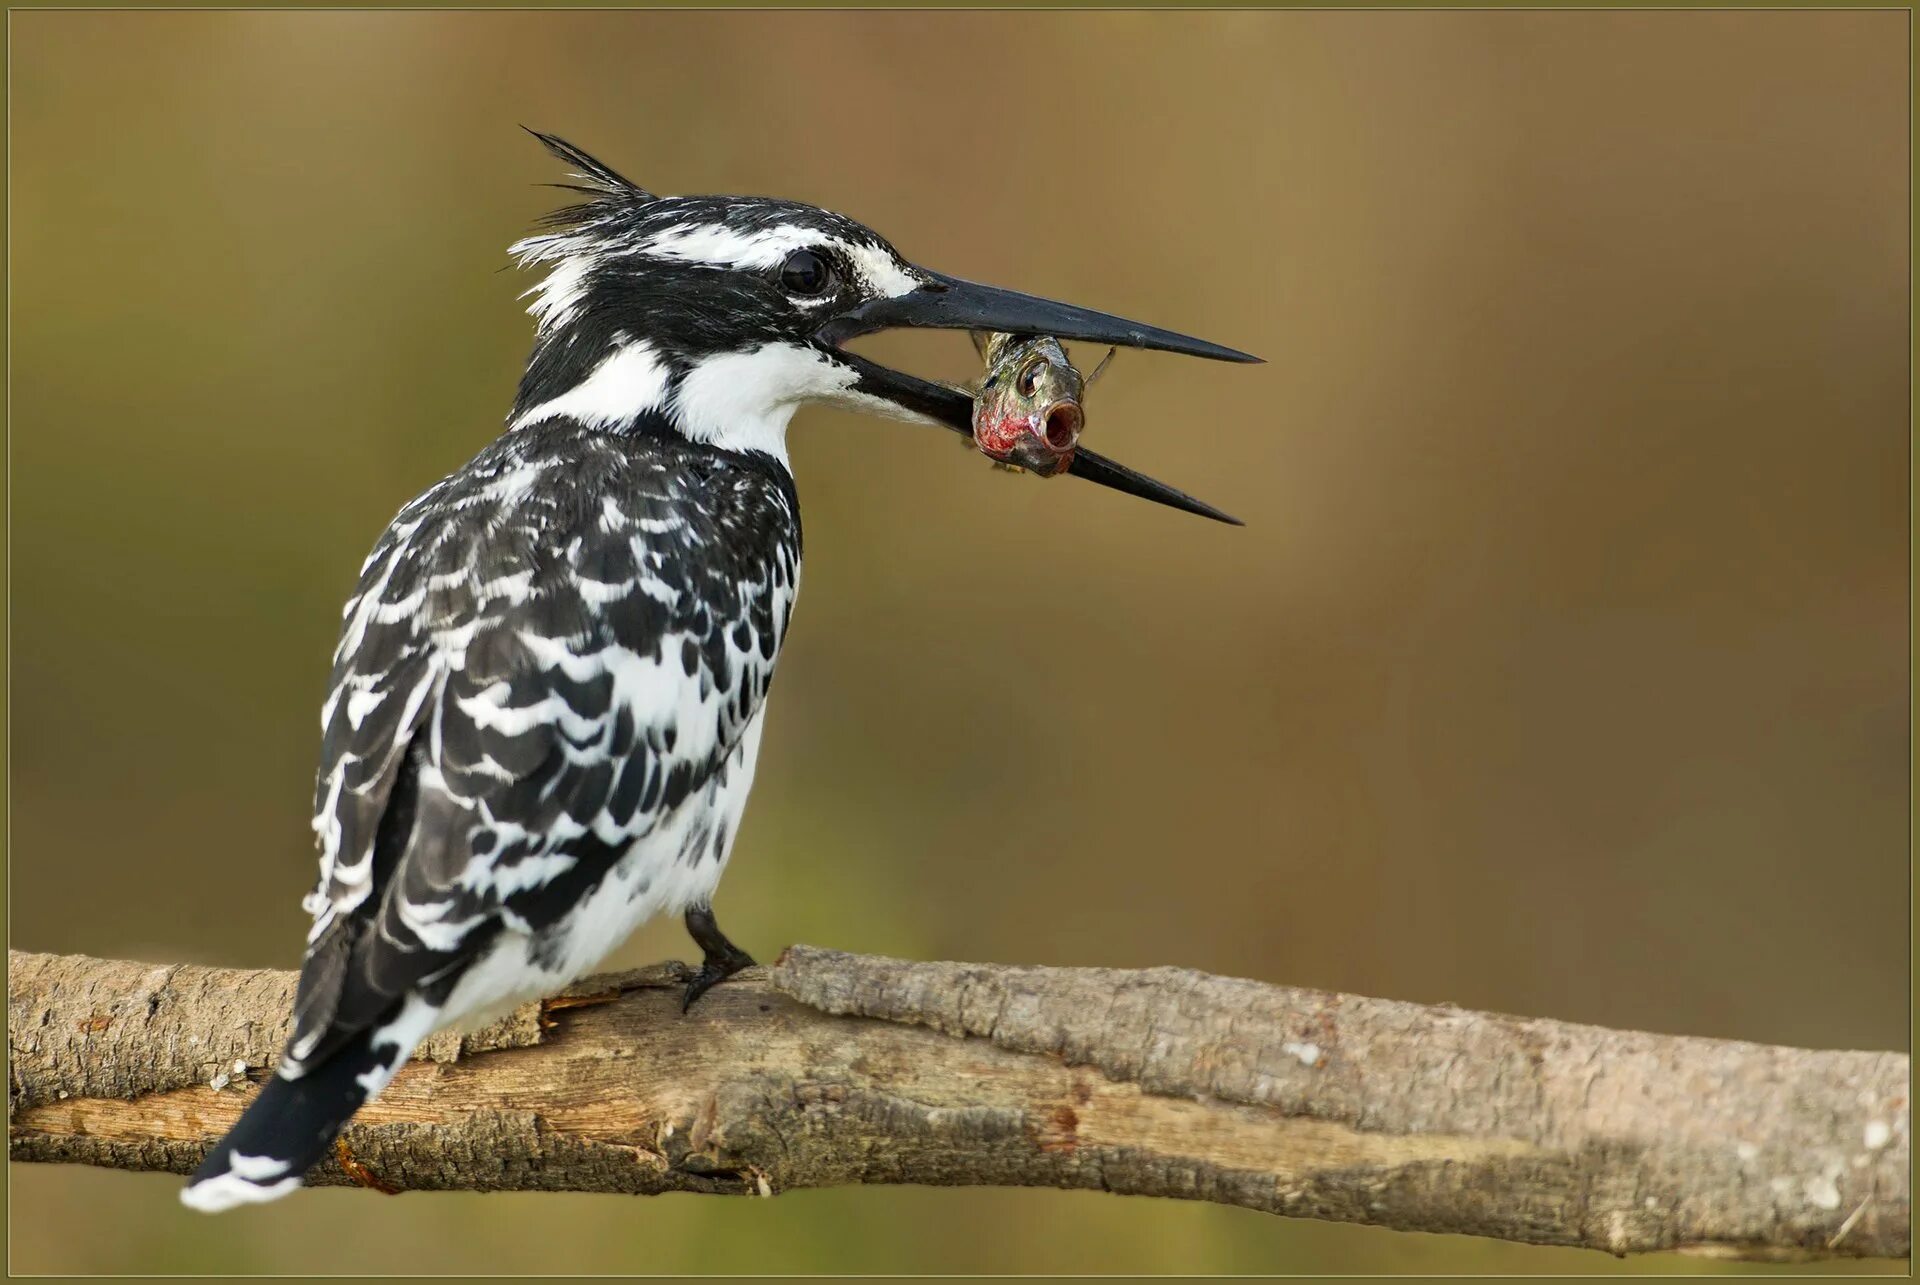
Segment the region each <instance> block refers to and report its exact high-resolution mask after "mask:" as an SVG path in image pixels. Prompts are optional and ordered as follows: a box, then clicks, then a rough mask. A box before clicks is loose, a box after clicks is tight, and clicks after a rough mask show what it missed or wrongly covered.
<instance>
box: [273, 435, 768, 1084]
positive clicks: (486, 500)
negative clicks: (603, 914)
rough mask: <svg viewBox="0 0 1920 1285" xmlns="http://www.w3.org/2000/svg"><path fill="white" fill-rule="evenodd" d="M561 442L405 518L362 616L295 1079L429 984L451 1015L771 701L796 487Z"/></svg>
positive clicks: (336, 736) (342, 707)
mask: <svg viewBox="0 0 1920 1285" xmlns="http://www.w3.org/2000/svg"><path fill="white" fill-rule="evenodd" d="M522 438H526V439H528V440H517V439H522ZM551 439H552V435H551V434H539V435H534V434H516V435H513V437H512V438H509V439H503V445H501V446H500V447H499V448H498V449H493V450H490V451H489V452H487V453H484V454H483V455H482V456H480V457H479V459H477V460H475V461H474V463H473V464H471V465H469V466H468V468H467V469H465V470H462V472H461V473H458V474H455V475H454V476H453V477H451V478H449V479H447V480H446V481H445V482H442V483H441V484H440V485H439V486H437V487H435V488H433V489H432V490H430V491H428V492H427V493H426V494H425V495H423V496H421V497H420V498H419V499H418V500H416V501H414V502H413V503H412V504H410V505H408V506H407V508H405V509H403V510H402V511H401V513H400V514H399V515H398V517H397V518H396V519H395V521H394V523H393V524H392V526H391V527H390V528H389V529H388V531H387V532H386V534H385V535H384V536H383V537H382V538H381V540H380V542H379V543H378V544H377V545H376V547H375V548H374V551H373V553H372V555H371V556H370V557H369V558H368V560H367V562H366V564H365V566H364V567H363V569H362V572H361V575H360V580H359V584H358V586H357V588H356V591H355V594H354V596H353V598H352V599H351V600H349V602H348V604H347V607H346V611H345V623H344V628H343V631H342V635H341V639H340V644H339V647H338V649H337V650H336V652H335V656H334V668H333V679H332V686H331V691H330V694H329V696H328V699H327V702H326V705H325V706H324V708H323V710H322V727H323V738H322V750H321V766H320V772H319V778H318V782H317V785H316V798H315V819H314V826H315V830H316V832H317V834H318V837H319V843H320V850H321V856H320V882H319V886H318V887H317V888H316V890H315V892H314V893H313V894H312V896H311V897H310V898H309V900H308V903H307V904H308V909H309V910H310V911H311V912H312V913H313V915H314V925H313V929H312V932H311V933H310V935H309V939H308V952H307V959H306V963H305V965H304V967H303V970H302V974H301V980H300V988H299V996H298V999H297V1001H296V1012H295V1033H294V1038H293V1040H292V1042H291V1044H290V1046H289V1054H288V1067H289V1069H290V1070H297V1069H299V1068H300V1067H302V1066H304V1065H306V1064H309V1063H312V1062H314V1061H317V1060H321V1059H324V1058H325V1057H326V1056H327V1055H328V1053H329V1052H330V1051H331V1050H332V1049H333V1048H334V1047H337V1046H338V1045H339V1043H340V1042H341V1041H343V1040H345V1039H346V1038H348V1037H349V1036H351V1035H352V1034H353V1033H354V1032H355V1031H358V1030H361V1029H364V1028H366V1027H368V1026H369V1025H371V1024H373V1023H375V1022H377V1021H379V1020H380V1019H381V1017H382V1015H383V1014H384V1013H385V1012H387V1011H388V1010H390V1009H391V1008H392V1006H393V1005H394V1004H395V1003H396V1001H397V1000H398V999H400V998H401V997H402V996H404V995H406V994H407V993H408V992H409V991H415V990H417V991H420V992H422V993H425V994H426V995H427V996H428V998H429V999H430V1000H433V1001H434V1002H438V1001H439V1000H440V999H442V998H444V996H445V994H446V992H447V990H448V989H449V988H450V987H451V986H452V985H453V984H454V983H455V982H456V981H457V980H458V977H459V974H460V972H461V969H462V967H463V965H464V964H466V963H467V962H470V961H471V960H473V959H474V958H475V957H476V956H477V955H478V954H479V953H480V952H481V951H482V950H483V949H484V947H485V946H486V944H487V943H488V942H489V941H490V940H491V939H492V938H493V937H494V936H495V935H496V934H498V933H499V932H501V931H503V930H506V931H516V932H523V933H530V934H536V935H537V934H539V933H540V932H541V931H542V930H544V929H549V928H551V927H552V926H553V925H554V924H555V923H556V922H557V921H559V920H560V919H561V918H562V917H564V916H565V915H566V913H567V912H568V911H569V910H570V909H572V908H573V907H574V906H575V905H576V904H577V903H578V902H579V901H580V899H581V898H582V897H584V896H585V895H586V894H587V893H588V892H589V891H590V890H591V889H592V888H593V887H594V886H595V885H596V884H598V883H599V881H600V880H602V879H603V878H604V877H605V876H606V874H607V872H608V870H610V869H611V868H612V866H613V864H614V863H615V862H616V861H618V860H620V858H621V857H622V855H623V854H625V853H627V852H628V851H629V849H631V848H633V847H634V845H635V843H636V841H637V840H640V839H642V838H644V837H645V836H647V835H648V834H649V833H650V832H651V831H652V830H653V829H654V828H655V827H656V826H657V825H658V824H659V823H660V822H661V820H662V819H663V818H665V817H668V816H670V815H672V814H673V813H674V811H675V810H676V809H678V808H679V807H680V806H681V805H682V804H683V803H684V802H685V801H686V800H687V798H688V796H689V794H690V793H691V792H692V791H694V790H695V789H696V788H698V787H700V786H701V785H703V784H704V783H705V782H706V781H707V780H708V779H709V778H711V777H712V776H713V775H714V773H715V771H716V769H717V768H718V767H719V766H720V765H721V764H722V763H724V762H725V761H726V759H727V756H728V755H729V754H730V753H731V752H732V750H733V747H734V746H735V744H736V743H737V742H738V741H739V739H740V737H741V735H742V733H743V731H744V729H745V728H746V726H747V724H748V723H749V722H750V720H751V719H752V718H753V716H754V714H755V713H756V712H757V711H758V709H759V707H760V704H761V702H762V701H763V700H764V699H765V696H766V692H767V687H768V684H769V682H770V679H771V675H772V667H773V659H774V657H775V655H776V654H777V651H778V646H779V642H780V638H781V635H783V634H784V632H785V628H786V617H787V612H788V610H789V609H790V607H791V603H792V597H793V590H794V587H795V579H796V577H797V573H798V528H797V520H796V519H795V518H794V517H793V513H794V506H793V504H792V502H791V494H790V490H788V489H786V488H783V487H781V486H779V485H777V484H775V483H774V482H773V481H771V480H770V479H769V478H768V477H767V476H765V475H763V474H761V473H760V472H759V471H757V470H753V469H744V470H739V472H738V476H721V477H715V476H711V475H706V476H696V475H695V474H694V473H692V472H689V471H688V468H689V466H687V465H686V464H684V462H682V461H680V460H678V459H676V458H673V457H672V456H671V453H670V452H665V453H663V452H660V451H655V452H650V453H646V454H640V455H636V454H635V453H634V452H633V451H632V450H631V449H630V448H625V447H622V446H620V445H616V444H613V443H602V442H599V441H597V440H596V439H594V438H592V437H590V436H585V435H576V437H575V438H574V439H571V440H565V441H554V440H551ZM542 443H544V445H545V447H546V448H547V449H546V450H545V451H543V450H542V449H540V448H541V446H542ZM596 471H597V472H601V473H613V474H617V476H613V477H607V476H600V477H592V476H588V477H586V478H584V479H583V477H582V474H583V473H585V474H589V475H591V474H592V473H594V472H596ZM710 472H711V471H710V470H709V474H710ZM586 496H593V497H596V498H593V499H592V500H590V501H589V500H587V499H585V498H584V497H586ZM610 496H617V497H618V498H617V499H616V498H606V497H610ZM692 832H693V833H698V834H700V836H701V840H702V842H703V843H704V842H705V841H706V837H707V836H706V834H705V832H704V831H701V830H698V829H696V830H694V831H692ZM716 846H717V847H723V846H724V840H723V841H722V843H721V844H720V845H716ZM654 855H658V856H659V858H660V859H662V860H668V861H670V860H691V861H698V860H700V859H702V858H703V856H705V855H707V854H705V853H703V852H698V851H685V852H672V853H665V854H651V853H650V854H649V856H650V858H651V857H652V856H654Z"/></svg>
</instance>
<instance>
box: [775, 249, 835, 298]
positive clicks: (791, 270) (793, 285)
mask: <svg viewBox="0 0 1920 1285" xmlns="http://www.w3.org/2000/svg"><path fill="white" fill-rule="evenodd" d="M780 284H781V285H782V286H784V287H786V288H787V289H788V290H789V291H791V292H792V293H794V294H797V295H817V294H825V293H826V292H827V291H828V290H829V289H830V288H831V287H832V285H833V263H832V262H831V261H830V260H829V259H828V258H827V256H826V255H824V254H821V253H820V252H819V251H818V250H795V251H794V252H793V253H792V254H789V255H788V256H787V261H786V262H785V263H783V264H781V265H780Z"/></svg>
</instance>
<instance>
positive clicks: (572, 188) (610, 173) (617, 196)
mask: <svg viewBox="0 0 1920 1285" xmlns="http://www.w3.org/2000/svg"><path fill="white" fill-rule="evenodd" d="M520 128H521V129H526V130H527V133H529V134H531V135H533V136H534V137H535V138H537V139H539V140H540V145H541V146H542V147H544V148H546V149H547V150H548V151H549V152H552V153H553V154H554V155H555V156H557V157H559V158H560V159H561V160H563V161H565V162H566V163H567V164H569V165H571V166H573V167H574V171H573V174H572V175H571V176H570V177H572V178H576V179H579V180H580V181H579V182H578V183H554V184H551V185H550V186H553V187H558V188H562V189H564V190H566V191H569V192H583V193H585V194H586V195H588V196H591V197H595V198H597V199H600V200H605V199H608V198H612V199H614V200H619V201H626V202H639V201H651V200H652V199H653V193H651V192H649V191H647V189H645V188H644V187H641V186H640V185H639V184H638V183H635V182H634V181H633V180H632V179H629V178H627V177H626V176H625V175H624V174H621V173H620V172H619V171H618V170H616V169H614V168H613V167H612V166H611V165H608V164H607V163H606V162H604V161H602V160H599V159H598V158H596V157H593V156H589V155H588V154H587V153H585V152H583V151H581V150H580V149H579V148H577V147H575V146H574V145H573V144H572V143H569V142H568V141H567V140H566V139H564V138H561V137H559V136H557V135H554V134H542V133H541V132H540V131H539V130H537V129H527V127H526V126H525V125H522V126H521V127H520Z"/></svg>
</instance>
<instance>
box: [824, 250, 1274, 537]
mask: <svg viewBox="0 0 1920 1285" xmlns="http://www.w3.org/2000/svg"><path fill="white" fill-rule="evenodd" d="M919 271H920V275H921V276H922V278H923V279H924V280H925V281H926V284H925V285H924V286H922V287H921V288H920V289H918V290H914V291H910V292H909V293H907V294H903V295H895V296H893V297H892V298H888V299H873V300H869V301H868V302H866V303H863V304H860V305H858V306H856V307H854V308H851V309H849V310H848V311H846V312H843V313H841V314H840V315H839V316H837V317H835V318H834V319H833V320H831V321H829V322H827V323H826V324H825V325H823V326H822V327H821V328H820V329H819V331H818V332H817V334H816V336H815V337H816V338H817V339H818V341H819V342H821V343H823V344H826V345H828V346H830V347H833V348H835V349H838V348H840V347H841V345H843V344H845V343H846V342H847V341H848V340H850V339H856V338H858V337H859V336H861V335H870V334H873V333H874V332H875V331H879V330H891V329H895V328H897V327H931V328H935V329H941V330H999V331H1005V332H1006V333H1008V334H1016V335H1052V336H1054V337H1055V338H1058V339H1078V340H1084V341H1087V342H1091V343H1102V344H1113V345H1116V346H1119V347H1123V348H1152V349H1158V350H1160V351H1162V352H1173V353H1184V354H1186V355H1188V356H1192V357H1207V358H1210V359H1212V360H1214V361H1240V362H1257V361H1259V360H1260V358H1258V357H1254V356H1252V355H1250V354H1248V353H1243V352H1240V351H1238V350H1236V349H1233V348H1227V347H1224V346H1222V345H1220V344H1216V343H1210V342H1208V341H1207V340H1205V339H1195V338H1193V337H1192V336H1191V335H1182V334H1176V333H1175V332H1173V331H1171V330H1162V329H1160V328H1159V327H1158V326H1148V325H1143V324H1142V323H1140V322H1138V321H1129V320H1127V319H1126V318H1125V317H1116V316H1113V315H1112V314H1110V313H1105V312H1095V311H1093V310H1092V309H1091V308H1076V307H1074V306H1073V305H1072V304H1066V303H1056V302H1054V301H1053V300H1051V299H1042V298H1039V297H1037V296H1035V295H1030V294H1021V293H1020V292H1018V291H1016V290H1001V289H999V288H997V287H995V286H983V285H980V284H978V283H976V282H972V281H962V280H961V279H960V278H958V277H949V276H946V275H945V274H943V273H938V272H929V271H927V270H926V269H924V268H922V269H920V270H919ZM839 358H840V360H841V361H843V362H846V363H848V364H850V365H852V366H854V367H855V368H856V369H858V370H859V371H860V381H859V384H858V385H857V387H856V391H859V392H862V393H867V394H870V395H873V396H878V397H884V398H886V399H887V400H888V401H891V402H893V403H894V404H896V405H898V406H899V407H901V408H902V409H903V410H906V411H907V412H909V413H911V414H914V415H918V416H921V417H923V418H926V419H930V420H933V421H935V422H936V423H939V424H943V425H945V426H946V427H948V428H951V429H953V430H954V431H955V432H959V433H965V434H967V435H969V436H971V435H972V433H973V399H972V398H971V397H970V396H968V395H967V394H966V393H964V392H962V391H960V390H959V389H956V388H949V387H947V386H945V385H943V384H935V383H931V382H929V381H927V380H924V379H917V378H915V377H914V376H912V375H908V374H905V373H903V372H900V371H896V370H889V369H888V368H887V367H885V366H881V365H879V364H878V363H876V362H872V361H868V360H867V359H865V358H863V357H860V356H858V355H856V354H853V353H848V352H841V353H839ZM1067 471H1068V472H1069V473H1072V474H1073V475H1074V476H1075V477H1083V478H1086V479H1087V480H1088V481H1089V482H1097V483H1099V484H1100V485H1101V486H1106V487H1111V488H1113V489H1114V490H1116V491H1122V492H1125V493H1126V494H1128V495H1137V496H1139V497H1140V498H1141V499H1145V500H1152V501H1154V502H1155V503H1157V504H1165V505H1169V506H1171V507H1173V508H1176V509H1180V510H1182V511H1184V512H1187V513H1197V514H1200V515H1201V516H1203V517H1209V518H1212V519H1214V520H1215V521H1217V522H1231V523H1233V524H1234V525H1235V526H1238V525H1240V521H1239V519H1237V518H1233V517H1229V516H1228V515H1227V514H1225V513H1222V512H1221V511H1220V510H1219V509H1216V508H1214V507H1213V506H1212V505H1210V504H1207V503H1204V502H1202V501H1200V500H1196V499H1194V498H1193V497H1192V496H1190V495H1187V494H1186V493H1185V492H1182V491H1177V490H1175V489H1174V488H1173V487H1170V486H1167V485H1166V484H1165V483H1162V482H1156V481H1154V480H1153V479H1152V478H1150V477H1147V476H1146V475H1145V474H1142V473H1136V472H1134V471H1133V470H1132V469H1130V468H1127V467H1126V466H1125V465H1122V464H1118V463H1116V462H1114V461H1113V460H1110V459H1107V458H1105V457H1104V456H1101V455H1096V454H1094V453H1093V452H1091V451H1088V450H1084V449H1082V450H1078V451H1076V452H1074V456H1073V462H1072V464H1071V465H1069V466H1068V469H1067Z"/></svg>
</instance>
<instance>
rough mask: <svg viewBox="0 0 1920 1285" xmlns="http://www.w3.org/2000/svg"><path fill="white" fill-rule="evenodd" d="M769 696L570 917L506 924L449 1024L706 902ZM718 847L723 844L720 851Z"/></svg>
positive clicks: (449, 1012) (470, 1020) (742, 803)
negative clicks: (719, 763)
mask: <svg viewBox="0 0 1920 1285" xmlns="http://www.w3.org/2000/svg"><path fill="white" fill-rule="evenodd" d="M766 712H767V707H766V704H765V702H764V701H763V702H762V703H761V706H760V708H759V709H758V710H756V711H755V712H754V715H753V717H752V718H751V719H749V720H748V722H747V724H746V726H745V727H744V728H743V729H741V735H740V742H739V744H737V745H736V746H735V747H734V751H733V754H732V756H731V757H730V758H729V759H728V760H727V762H726V764H725V766H724V767H723V768H722V769H721V770H720V771H719V772H718V773H716V774H715V775H714V778H713V780H711V781H710V782H708V784H707V786H706V788H704V789H702V790H698V791H696V792H694V793H693V794H690V795H688V796H687V798H686V799H685V801H683V802H682V803H681V805H680V806H679V807H678V808H676V809H675V810H674V811H673V812H672V813H670V814H668V815H667V816H666V817H664V818H662V820H661V822H660V824H659V825H657V826H655V827H654V828H653V829H652V830H651V831H649V832H648V833H647V834H645V835H643V836H641V837H640V838H638V839H636V840H634V842H633V845H632V846H631V847H630V848H628V849H627V853H626V855H625V856H624V857H622V858H621V859H620V860H619V862H618V863H617V864H615V866H614V867H613V869H612V870H611V871H609V872H608V874H607V877H606V878H605V879H603V880H601V881H600V883H599V885H598V886H597V887H595V888H594V890H593V891H592V892H591V893H589V894H588V895H587V896H586V897H585V898H583V899H582V900H581V902H580V904H579V905H578V906H576V907H574V909H573V910H572V912H570V913H569V914H568V915H567V916H566V917H565V918H564V919H562V920H560V921H559V922H558V923H556V924H554V925H553V926H552V927H550V928H548V929H546V930H545V931H543V932H541V933H537V934H535V933H526V932H516V931H513V930H511V929H509V930H506V931H503V932H502V933H501V934H500V935H499V936H498V937H497V938H496V939H495V940H494V943H493V945H492V946H490V947H489V948H488V950H487V953H486V954H485V955H483V956H481V957H480V958H479V959H477V960H475V961H474V963H473V964H472V965H471V966H470V967H469V968H468V969H467V970H466V972H465V973H463V974H462V975H461V978H460V981H459V982H458V983H457V984H456V985H455V986H454V988H453V991H452V993H451V994H450V995H448V997H447V1002H446V1005H445V1007H444V1008H442V1010H441V1014H440V1021H439V1026H440V1027H443V1028H444V1027H447V1026H453V1025H456V1024H459V1025H468V1026H472V1025H477V1024H480V1023H482V1022H485V1021H488V1020H490V1019H491V1018H493V1017H497V1016H499V1015H500V1014H501V1013H502V1012H504V1011H505V1010H507V1009H510V1008H512V1007H514V1006H515V1005H517V1004H520V1003H524V1002H525V1001H527V1000H530V999H537V998H539V997H541V996H544V995H550V994H552V993H553V992H554V991H556V990H559V989H560V988H561V987H563V986H565V985H566V984H567V983H569V982H571V981H574V980H575V979H577V978H580V977H583V976H585V975H586V974H587V973H589V972H591V971H592V970H593V967H594V965H596V964H598V963H599V962H600V961H601V960H603V959H605V958H606V957H607V955H608V953H609V952H611V951H612V950H613V949H614V948H615V947H617V946H618V945H619V944H620V943H621V942H623V941H625V940H626V939H627V938H628V937H629V936H631V935H632V933H633V930H634V929H636V928H638V927H639V926H640V925H641V924H643V923H645V922H646V921H647V920H649V919H651V918H653V917H654V916H655V915H656V914H662V913H665V914H670V915H678V914H682V913H684V912H685V911H687V910H688V909H690V908H691V907H694V906H703V905H706V904H707V903H708V902H709V901H710V900H711V899H712V897H713V890H714V888H715V887H717V886H718V885H719V883H720V875H721V872H722V871H724V870H725V869H726V864H727V858H728V857H730V856H731V855H732V853H733V844H734V839H735V838H736V836H738V834H739V833H740V816H741V814H742V813H743V812H744V811H745V810H746V806H747V794H748V792H749V791H750V790H751V789H752V788H753V769H754V764H755V762H756V761H757V760H758V759H759V756H760V731H761V724H762V722H763V721H764V720H765V718H766ZM716 848H717V851H716Z"/></svg>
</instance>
